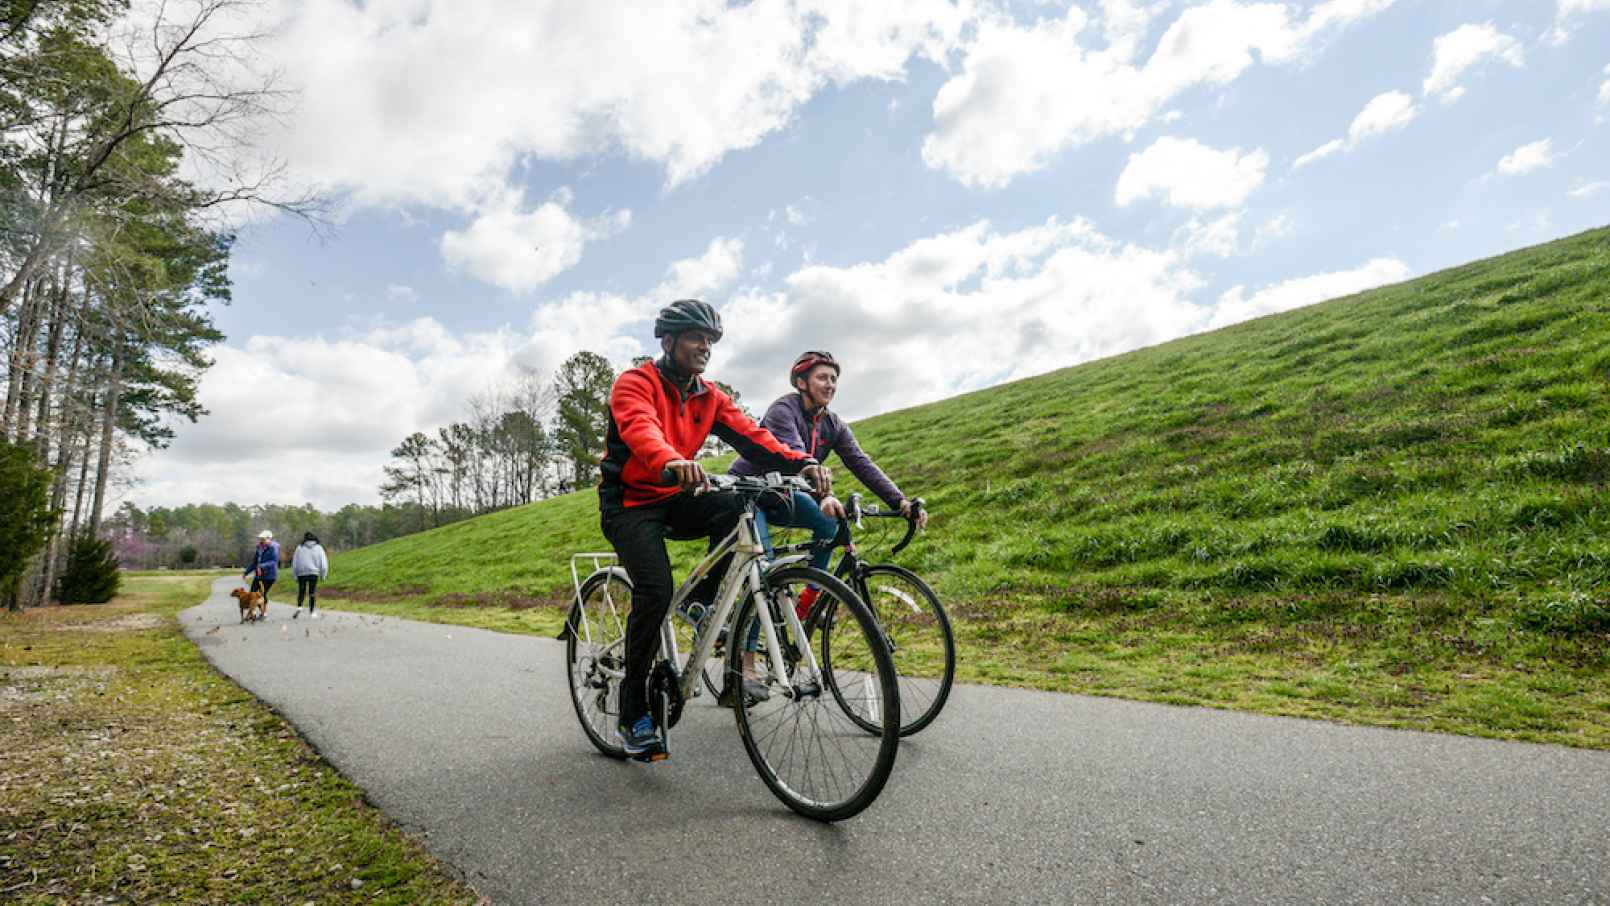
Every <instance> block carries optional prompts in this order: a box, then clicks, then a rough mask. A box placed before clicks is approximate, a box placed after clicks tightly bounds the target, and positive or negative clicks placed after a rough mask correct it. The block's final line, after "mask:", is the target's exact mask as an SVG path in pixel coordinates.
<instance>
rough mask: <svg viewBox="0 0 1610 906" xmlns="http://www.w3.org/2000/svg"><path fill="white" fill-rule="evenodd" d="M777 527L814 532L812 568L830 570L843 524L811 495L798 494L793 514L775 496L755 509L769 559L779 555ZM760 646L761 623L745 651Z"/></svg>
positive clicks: (762, 540)
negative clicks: (774, 532)
mask: <svg viewBox="0 0 1610 906" xmlns="http://www.w3.org/2000/svg"><path fill="white" fill-rule="evenodd" d="M774 524H775V525H778V526H783V527H787V528H808V529H810V530H811V540H812V541H813V542H814V543H815V545H816V546H815V548H814V549H813V550H812V551H811V565H812V566H814V567H816V568H817V569H827V564H828V563H829V562H830V561H831V560H832V559H833V540H834V539H835V538H837V537H838V536H839V521H838V520H837V519H834V518H833V517H831V516H829V515H827V514H826V513H823V512H822V508H821V507H820V506H818V505H817V503H816V500H815V499H814V498H812V497H811V495H809V494H807V493H805V492H804V491H795V492H794V507H793V512H789V508H788V507H786V506H784V505H783V504H782V503H781V502H780V501H778V500H777V498H775V497H770V498H766V499H765V501H764V502H763V503H761V505H760V506H759V507H756V508H755V530H756V531H757V532H759V534H760V543H761V544H762V545H764V546H765V548H766V556H767V557H768V558H771V557H775V556H776V552H775V551H774V550H773V549H772V546H771V526H772V525H774ZM759 647H760V624H759V623H758V622H757V623H755V625H754V626H752V627H750V629H749V638H748V639H746V640H745V643H744V650H745V651H754V650H756V649H757V648H759Z"/></svg>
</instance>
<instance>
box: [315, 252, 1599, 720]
mask: <svg viewBox="0 0 1610 906" xmlns="http://www.w3.org/2000/svg"><path fill="white" fill-rule="evenodd" d="M1607 315H1610V230H1595V231H1591V232H1588V233H1583V234H1580V235H1578V236H1574V237H1571V238H1568V239H1563V240H1560V241H1557V242H1553V243H1549V244H1547V245H1542V246H1538V247H1535V248H1530V249H1525V250H1522V251H1519V252H1515V253H1512V254H1509V255H1504V256H1501V257H1497V258H1493V259H1489V260H1486V261H1481V262H1477V263H1474V264H1469V265H1466V266H1463V267H1459V268H1454V269H1451V270H1447V271H1443V272H1441V273H1437V274H1433V275H1431V276H1428V277H1424V278H1421V279H1418V280H1414V281H1410V282H1407V283H1403V284H1400V285H1397V286H1391V287H1385V288H1382V289H1378V290H1374V291H1371V292H1367V293H1362V294H1359V295H1356V296H1352V297H1348V298H1345V299H1338V300H1334V301H1331V302H1326V303H1323V304H1320V305H1315V306H1312V307H1309V308H1305V309H1301V310H1298V311H1294V312H1289V313H1285V314H1281V315H1275V316H1270V317H1266V318H1261V319H1258V320H1256V321H1251V322H1248V323H1244V324H1239V325H1235V326H1233V327H1229V328H1225V329H1223V330H1219V331H1215V332H1213V333H1209V334H1203V335H1198V336H1193V337H1187V338H1185V339H1181V340H1176V341H1174V342H1170V343H1165V344H1162V345H1160V346H1156V347H1152V348H1149V349H1143V350H1140V351H1137V352H1133V353H1129V354H1126V355H1122V356H1117V357H1114V358H1110V359H1105V360H1102V361H1098V362H1091V363H1088V364H1085V365H1081V366H1078V367H1075V368H1069V369H1066V370H1063V371H1058V372H1054V373H1051V374H1047V375H1043V376H1040V377H1036V378H1031V379H1028V380H1023V381H1018V382H1016V383H1012V384H1008V385H1004V386H1000V387H995V388H991V389H989V390H984V391H979V392H976V393H971V394H967V395H965V396H961V397H956V398H954V399H949V400H945V401H943V402H939V403H935V404H932V405H927V406H921V407H917V408H913V409H908V410H905V411H901V412H894V413H890V414H887V415H883V416H879V417H877V418H872V419H868V420H866V421H864V422H861V423H859V424H857V425H856V433H857V435H858V436H859V437H860V439H861V440H862V442H863V444H864V445H865V446H866V448H867V449H868V450H869V451H870V452H872V454H873V455H874V456H875V457H876V458H877V459H878V460H879V462H880V463H881V464H883V465H884V467H885V468H886V469H887V470H888V471H889V472H890V473H891V474H892V475H893V476H894V477H895V478H896V480H897V481H899V482H900V483H901V485H902V487H904V488H905V489H906V490H907V491H908V493H914V494H920V495H922V496H925V497H926V498H927V499H928V500H929V503H930V507H931V509H932V511H933V514H934V515H933V521H932V523H931V525H930V527H929V530H928V533H927V535H926V536H925V537H924V538H922V539H920V540H919V541H918V542H917V543H916V544H914V545H913V546H912V548H911V549H910V550H909V551H907V552H906V553H905V554H903V555H902V557H901V562H902V563H904V564H905V565H907V566H910V567H912V568H914V569H917V570H918V571H920V572H921V573H922V574H923V575H925V576H926V577H927V578H928V579H929V580H930V582H932V583H933V585H934V586H935V587H936V588H937V589H938V590H939V592H940V595H941V597H942V598H943V599H944V600H945V601H946V602H947V605H948V606H949V607H950V608H951V610H952V612H953V614H955V616H956V617H957V618H958V633H959V635H960V637H961V639H962V641H963V644H964V651H963V657H962V660H963V664H962V668H961V672H962V674H963V676H964V677H966V678H968V679H973V680H983V681H996V682H1007V683H1014V684H1025V685H1034V686H1040V687H1044V688H1055V689H1067V690H1074V691H1084V692H1095V693H1101V694H1115V695H1124V696H1129V697H1137V698H1147V699H1153V700H1162V701H1175V702H1190V703H1200V704H1209V705H1216V706H1224V707H1237V708H1250V709H1256V710H1262V711H1268V712H1274V713H1291V714H1305V715H1312V716H1327V717H1337V718H1343V719H1348V720H1357V721H1365V722H1374V723H1385V724H1392V725H1402V726H1417V727H1428V728H1441V729H1450V730H1456V731H1460V732H1470V733H1479V734H1484V735H1496V736H1521V737H1525V738H1532V739H1545V740H1553V741H1560V742H1568V743H1572V744H1579V745H1593V746H1610V681H1607V679H1606V678H1605V677H1606V673H1607V671H1606V667H1610V654H1607V652H1610V542H1607V540H1606V539H1607V538H1610V502H1607V499H1606V497H1605V483H1606V481H1607V480H1610V397H1607V391H1610V317H1607ZM855 375H856V371H855V367H854V364H853V363H850V365H849V367H848V369H847V371H846V373H845V386H844V390H843V393H844V394H845V396H846V397H851V396H853V395H854V394H855V393H856V377H855ZM840 474H841V475H843V474H844V473H843V471H842V470H840ZM845 478H846V479H847V475H845ZM686 547H687V551H686V552H685V554H684V557H690V556H691V555H692V554H693V553H694V552H695V548H694V546H692V545H688V546H686ZM581 550H608V545H607V543H606V542H605V541H604V540H603V537H602V535H601V534H600V533H599V530H598V527H597V503H596V497H595V496H594V495H593V494H591V493H578V494H574V495H570V496H568V497H564V498H559V499H555V500H549V501H545V502H542V503H539V504H536V505H533V506H529V507H525V508H522V509H519V510H514V511H509V512H503V513H498V514H495V515H490V516H486V517H482V518H480V519H476V520H472V521H469V522H465V523H460V524H457V525H452V526H448V527H445V528H442V529H439V530H436V531H432V532H426V533H422V534H419V535H414V536H410V537H407V538H401V539H397V540H394V541H390V542H387V543H385V544H381V545H376V546H374V547H371V548H366V549H363V550H359V551H354V552H351V553H347V554H343V555H341V556H339V557H337V558H336V562H335V564H334V580H335V583H336V585H337V586H338V587H339V589H332V592H335V593H337V594H345V595H347V596H348V600H349V601H351V602H353V604H354V606H357V604H358V599H359V598H367V599H371V600H372V599H376V598H382V599H396V600H403V601H406V602H407V603H408V606H409V609H410V612H411V613H412V614H413V615H415V616H420V615H423V616H426V617H427V618H434V619H443V620H448V621H481V622H486V621H491V623H493V624H496V625H501V626H515V627H517V626H521V625H525V626H528V627H530V628H532V629H536V630H541V629H545V628H548V627H550V626H552V625H556V624H557V620H558V618H557V615H556V614H557V611H556V610H555V609H554V608H553V607H546V608H544V607H537V608H534V609H529V610H528V609H524V608H525V607H526V606H528V605H531V604H541V603H547V604H557V603H560V602H562V601H563V599H564V597H565V596H566V594H567V593H568V588H569V582H570V577H569V572H568V566H567V558H568V555H569V554H570V553H571V552H572V551H581ZM684 562H686V560H684ZM340 606H346V605H345V604H343V605H340Z"/></svg>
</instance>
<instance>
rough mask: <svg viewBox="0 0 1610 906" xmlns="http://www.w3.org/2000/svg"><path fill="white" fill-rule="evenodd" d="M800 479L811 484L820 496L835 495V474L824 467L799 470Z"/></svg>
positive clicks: (816, 466) (812, 466) (815, 466)
mask: <svg viewBox="0 0 1610 906" xmlns="http://www.w3.org/2000/svg"><path fill="white" fill-rule="evenodd" d="M799 477H801V478H803V479H805V480H806V481H808V482H810V483H811V487H813V488H815V489H816V493H818V494H831V493H833V473H832V472H830V471H828V468H827V466H824V465H809V466H806V467H805V468H803V469H800V470H799Z"/></svg>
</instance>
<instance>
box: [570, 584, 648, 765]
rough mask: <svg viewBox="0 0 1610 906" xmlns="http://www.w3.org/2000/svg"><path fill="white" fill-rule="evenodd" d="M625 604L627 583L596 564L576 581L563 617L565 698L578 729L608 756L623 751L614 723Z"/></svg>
mask: <svg viewBox="0 0 1610 906" xmlns="http://www.w3.org/2000/svg"><path fill="white" fill-rule="evenodd" d="M631 607H632V586H631V583H630V582H628V581H627V580H626V577H625V576H623V575H621V574H619V573H617V572H614V571H612V570H601V571H599V572H596V573H593V574H592V575H590V576H588V577H587V581H585V582H583V583H582V585H581V593H580V594H579V595H577V597H576V601H575V603H573V604H572V605H571V606H570V615H569V617H568V618H567V619H566V622H565V673H566V675H567V677H568V685H569V687H570V703H571V704H572V705H575V707H576V719H577V720H579V721H581V729H582V732H584V733H586V734H587V738H588V739H589V740H590V741H591V742H592V744H593V745H594V746H596V747H597V748H598V751H600V752H603V753H604V754H605V755H608V756H609V757H611V758H625V757H626V750H625V749H624V748H623V747H622V746H621V738H620V731H619V729H618V724H619V723H620V710H621V709H620V694H621V679H622V678H623V677H624V676H625V675H626V617H627V614H628V613H630V611H631Z"/></svg>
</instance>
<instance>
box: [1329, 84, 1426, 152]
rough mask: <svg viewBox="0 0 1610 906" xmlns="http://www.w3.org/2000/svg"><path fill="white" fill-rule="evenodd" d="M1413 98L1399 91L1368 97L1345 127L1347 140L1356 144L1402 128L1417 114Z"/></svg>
mask: <svg viewBox="0 0 1610 906" xmlns="http://www.w3.org/2000/svg"><path fill="white" fill-rule="evenodd" d="M1419 113H1420V109H1419V108H1418V107H1416V106H1415V105H1414V98H1412V97H1409V95H1407V94H1405V93H1404V92H1401V91H1386V92H1382V93H1381V94H1378V95H1376V96H1375V97H1373V98H1371V99H1370V102H1369V103H1368V104H1365V105H1364V109H1363V110H1360V111H1359V112H1358V116H1356V117H1354V118H1353V122H1352V124H1351V125H1349V126H1348V127H1347V141H1348V143H1349V144H1350V145H1353V146H1355V147H1356V146H1357V145H1358V143H1359V142H1362V141H1364V140H1365V139H1369V138H1373V137H1374V136H1377V135H1385V134H1386V133H1388V132H1395V131H1396V130H1398V129H1402V128H1403V127H1404V126H1407V125H1408V124H1409V123H1411V122H1413V121H1414V118H1415V117H1416V116H1417V115H1419Z"/></svg>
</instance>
